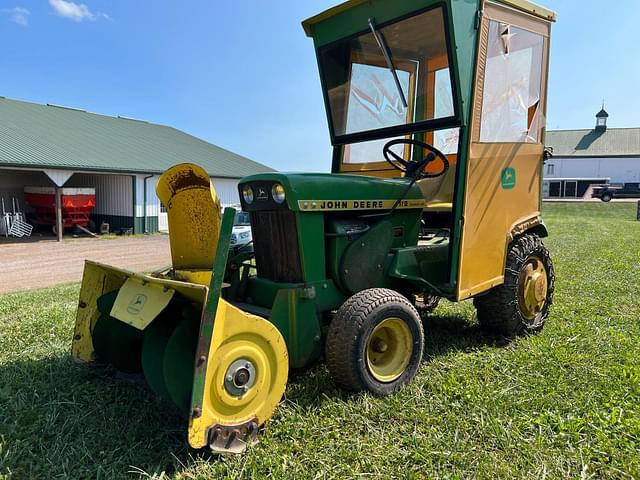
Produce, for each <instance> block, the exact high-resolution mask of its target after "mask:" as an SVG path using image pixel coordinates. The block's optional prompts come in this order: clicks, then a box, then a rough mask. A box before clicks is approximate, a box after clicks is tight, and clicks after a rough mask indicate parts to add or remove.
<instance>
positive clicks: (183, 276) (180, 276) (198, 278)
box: [171, 269, 213, 287]
mask: <svg viewBox="0 0 640 480" xmlns="http://www.w3.org/2000/svg"><path fill="white" fill-rule="evenodd" d="M212 273H213V272H212V270H211V269H209V270H174V271H172V272H171V274H172V278H173V279H174V280H179V281H181V282H189V283H197V284H199V285H205V286H207V287H208V286H209V285H210V284H211V275H212Z"/></svg>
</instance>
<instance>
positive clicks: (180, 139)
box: [0, 97, 273, 178]
mask: <svg viewBox="0 0 640 480" xmlns="http://www.w3.org/2000/svg"><path fill="white" fill-rule="evenodd" d="M183 162H193V163H197V164H198V165H201V166H202V167H203V168H204V169H205V170H206V171H207V172H208V173H209V175H211V176H213V177H227V178H242V177H245V176H247V175H252V174H255V173H262V172H271V171H273V169H272V168H269V167H267V166H265V165H262V164H260V163H257V162H254V161H253V160H249V159H248V158H245V157H242V156H240V155H237V154H235V153H233V152H230V151H228V150H225V149H224V148H220V147H218V146H216V145H212V144H211V143H208V142H205V141H204V140H200V139H199V138H196V137H194V136H191V135H189V134H187V133H184V132H181V131H180V130H177V129H175V128H173V127H168V126H165V125H157V124H153V123H149V122H145V121H142V120H134V119H129V118H126V117H111V116H108V115H99V114H96V113H89V112H85V111H84V110H77V109H73V108H68V107H61V106H55V105H39V104H35V103H29V102H21V101H17V100H10V99H6V98H3V97H0V166H3V167H7V166H8V167H23V168H27V167H28V168H63V169H71V170H95V171H107V172H123V173H124V172H127V173H162V172H163V171H165V170H166V169H167V168H169V167H170V166H172V165H175V164H177V163H183Z"/></svg>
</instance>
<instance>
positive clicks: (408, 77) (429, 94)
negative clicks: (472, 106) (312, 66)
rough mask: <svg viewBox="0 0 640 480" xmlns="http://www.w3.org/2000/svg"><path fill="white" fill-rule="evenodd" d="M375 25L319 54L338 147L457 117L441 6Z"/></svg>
mask: <svg viewBox="0 0 640 480" xmlns="http://www.w3.org/2000/svg"><path fill="white" fill-rule="evenodd" d="M373 22H375V20H374V19H372V20H370V22H369V25H363V28H367V27H369V29H368V31H367V32H366V33H362V34H360V35H358V36H356V37H352V38H348V39H345V40H341V41H338V42H336V43H333V44H331V45H328V46H327V47H324V48H322V49H321V50H320V52H319V61H320V69H321V75H322V80H323V85H324V88H325V89H326V99H327V105H328V108H329V118H330V122H331V129H332V133H333V139H334V143H335V144H346V143H350V142H351V141H362V140H365V139H367V138H368V137H373V138H382V137H385V136H387V137H389V136H392V135H393V134H392V135H384V133H386V132H388V129H390V128H391V129H392V131H395V130H396V129H397V128H398V127H399V128H400V129H402V127H403V126H408V125H411V126H412V127H414V126H415V127H416V128H407V130H412V131H416V130H417V129H418V128H417V127H418V125H412V124H420V125H421V126H424V127H425V128H423V129H422V130H428V129H429V126H430V124H432V122H431V121H432V120H440V119H447V118H451V119H452V120H453V119H454V116H455V110H454V102H453V91H452V87H451V75H450V71H449V65H450V61H449V54H448V49H447V41H446V32H445V26H444V25H445V21H444V14H443V9H442V7H437V8H431V9H430V10H427V11H424V12H422V13H419V14H417V15H414V16H411V17H409V18H405V19H403V20H398V21H394V22H393V23H390V24H383V25H375V23H373ZM385 47H386V48H385ZM385 50H386V52H385ZM403 97H404V98H403ZM405 99H406V102H405ZM438 123H442V122H438ZM451 126H453V124H452V125H451ZM393 127H396V128H393ZM403 133H404V132H403ZM356 137H358V138H356ZM382 143H384V141H382ZM376 148H377V146H376Z"/></svg>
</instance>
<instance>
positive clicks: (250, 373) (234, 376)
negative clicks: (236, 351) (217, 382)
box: [224, 358, 256, 397]
mask: <svg viewBox="0 0 640 480" xmlns="http://www.w3.org/2000/svg"><path fill="white" fill-rule="evenodd" d="M255 383H256V367H255V366H254V365H253V363H251V362H250V361H249V360H246V359H244V358H241V359H240V360H236V361H235V362H233V363H232V364H231V365H229V368H228V369H227V373H226V374H225V376H224V388H225V390H226V391H227V393H229V395H232V396H234V397H241V396H242V395H244V394H245V393H246V392H247V391H248V390H249V389H250V388H251V387H252V386H253V385H254V384H255Z"/></svg>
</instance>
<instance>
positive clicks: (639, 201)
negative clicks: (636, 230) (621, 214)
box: [636, 200, 640, 222]
mask: <svg viewBox="0 0 640 480" xmlns="http://www.w3.org/2000/svg"><path fill="white" fill-rule="evenodd" d="M636 220H638V221H639V222H640V200H638V212H637V213H636Z"/></svg>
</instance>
